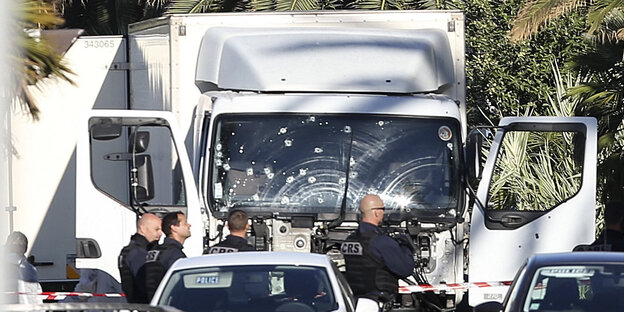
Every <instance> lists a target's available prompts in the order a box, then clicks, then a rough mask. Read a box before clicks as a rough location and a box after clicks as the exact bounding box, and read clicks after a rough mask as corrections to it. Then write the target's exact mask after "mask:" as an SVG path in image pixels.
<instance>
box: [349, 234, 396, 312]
mask: <svg viewBox="0 0 624 312" xmlns="http://www.w3.org/2000/svg"><path fill="white" fill-rule="evenodd" d="M379 235H380V234H377V233H375V232H373V231H370V232H366V233H363V234H362V233H360V231H359V230H357V231H355V232H354V233H352V234H351V235H349V237H347V239H346V240H345V241H344V242H343V243H342V244H341V246H340V252H341V253H342V254H343V255H344V259H345V263H346V266H347V272H346V273H347V274H346V275H347V281H348V282H349V285H350V286H351V289H352V290H353V294H354V295H355V296H357V297H367V298H371V299H374V300H377V301H383V300H382V298H380V297H379V295H380V293H382V292H383V293H384V294H396V292H397V290H398V288H399V282H398V279H397V277H395V276H394V275H393V274H392V273H391V272H390V271H389V270H388V269H386V268H385V265H384V263H383V262H382V260H381V259H379V258H378V257H377V256H375V255H374V254H373V252H372V250H371V243H372V242H373V240H374V239H375V238H376V237H377V236H379Z"/></svg>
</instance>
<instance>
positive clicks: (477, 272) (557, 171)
mask: <svg viewBox="0 0 624 312" xmlns="http://www.w3.org/2000/svg"><path fill="white" fill-rule="evenodd" d="M596 157H597V125H596V120H595V119H594V118H590V117H569V118H560V117H510V118H503V119H502V120H501V122H500V125H499V131H497V132H496V134H495V136H494V139H493V142H492V145H491V149H490V153H489V155H488V159H487V161H486V164H485V167H484V170H483V175H482V179H481V181H480V184H479V189H478V191H477V196H476V197H477V198H476V200H475V202H476V203H475V206H474V208H473V209H472V220H471V225H470V243H469V244H470V246H469V260H468V261H469V272H468V274H469V282H471V283H477V282H503V281H511V280H512V279H513V277H514V276H515V274H516V271H517V270H518V268H519V267H520V265H521V264H522V263H523V262H524V261H525V260H526V259H527V258H528V257H529V256H531V255H532V254H534V253H542V252H565V251H572V249H573V248H574V247H575V246H576V245H579V244H586V243H589V242H592V241H593V240H594V235H595V221H594V220H595V207H596ZM507 288H508V287H507V286H500V287H485V288H474V289H470V291H469V303H470V305H471V306H474V305H476V304H479V303H481V302H484V301H502V300H503V298H504V296H505V293H506V291H507Z"/></svg>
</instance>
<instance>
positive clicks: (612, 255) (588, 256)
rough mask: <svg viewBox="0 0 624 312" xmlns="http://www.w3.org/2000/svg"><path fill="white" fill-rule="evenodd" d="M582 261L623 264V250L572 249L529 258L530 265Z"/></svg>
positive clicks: (580, 262)
mask: <svg viewBox="0 0 624 312" xmlns="http://www.w3.org/2000/svg"><path fill="white" fill-rule="evenodd" d="M582 263H619V264H624V252H607V251H574V252H560V253H544V254H535V255H533V256H532V257H531V258H530V259H529V265H531V266H538V267H541V266H545V265H557V264H582Z"/></svg>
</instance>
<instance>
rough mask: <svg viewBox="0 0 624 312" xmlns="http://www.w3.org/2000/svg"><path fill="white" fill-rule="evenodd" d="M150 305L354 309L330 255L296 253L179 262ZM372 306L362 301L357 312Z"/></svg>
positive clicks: (323, 311)
mask: <svg viewBox="0 0 624 312" xmlns="http://www.w3.org/2000/svg"><path fill="white" fill-rule="evenodd" d="M151 304H152V305H156V306H171V307H175V308H177V309H180V310H184V311H187V312H194V311H223V312H225V311H227V312H238V311H257V312H269V311H271V312H272V311H280V312H286V311H297V312H329V311H355V309H356V301H355V299H354V297H353V294H352V293H351V289H350V288H349V285H348V284H347V282H346V280H345V278H344V277H343V275H342V273H340V271H339V270H338V268H337V267H336V265H335V264H333V262H332V261H331V260H330V259H329V258H328V257H327V256H326V255H321V254H311V253H297V252H236V253H220V254H211V255H203V256H199V257H192V258H185V259H180V260H178V261H177V262H176V263H174V264H173V266H172V267H171V268H170V269H169V271H168V272H167V273H166V274H165V276H164V278H163V280H162V282H161V283H160V285H159V287H158V289H157V291H156V293H155V295H154V297H153V299H152V302H151ZM370 305H371V302H368V301H366V300H360V302H359V309H358V310H362V309H363V308H364V307H366V308H368V307H370ZM368 311H370V310H368Z"/></svg>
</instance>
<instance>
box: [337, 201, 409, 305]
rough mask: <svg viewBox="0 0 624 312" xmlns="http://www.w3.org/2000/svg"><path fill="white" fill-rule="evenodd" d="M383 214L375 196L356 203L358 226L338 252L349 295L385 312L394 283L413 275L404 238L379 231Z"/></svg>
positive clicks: (394, 292)
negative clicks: (351, 292) (365, 299)
mask: <svg viewBox="0 0 624 312" xmlns="http://www.w3.org/2000/svg"><path fill="white" fill-rule="evenodd" d="M384 210H385V207H384V204H383V201H382V200H381V198H379V196H377V195H374V194H368V195H366V196H364V198H362V201H361V202H360V212H361V214H362V221H361V222H360V226H359V227H358V229H357V230H356V231H355V232H354V233H352V234H351V235H349V237H347V239H346V240H345V241H344V242H343V243H342V245H341V247H340V251H341V252H342V254H343V255H344V258H345V263H346V277H347V281H348V282H349V285H350V286H351V289H352V290H353V294H354V295H355V296H356V297H363V298H369V299H373V300H375V301H377V302H378V303H380V304H382V305H383V306H384V310H386V309H388V308H389V307H390V306H391V304H392V300H394V296H395V295H396V293H397V290H398V287H399V285H398V279H399V278H406V277H408V276H410V275H412V273H413V272H414V257H413V252H412V249H413V247H412V246H411V243H409V241H408V240H407V237H403V238H402V239H400V240H395V239H393V238H391V237H390V236H388V235H386V234H384V233H383V232H382V230H381V228H379V225H380V224H381V222H382V221H383V217H384Z"/></svg>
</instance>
